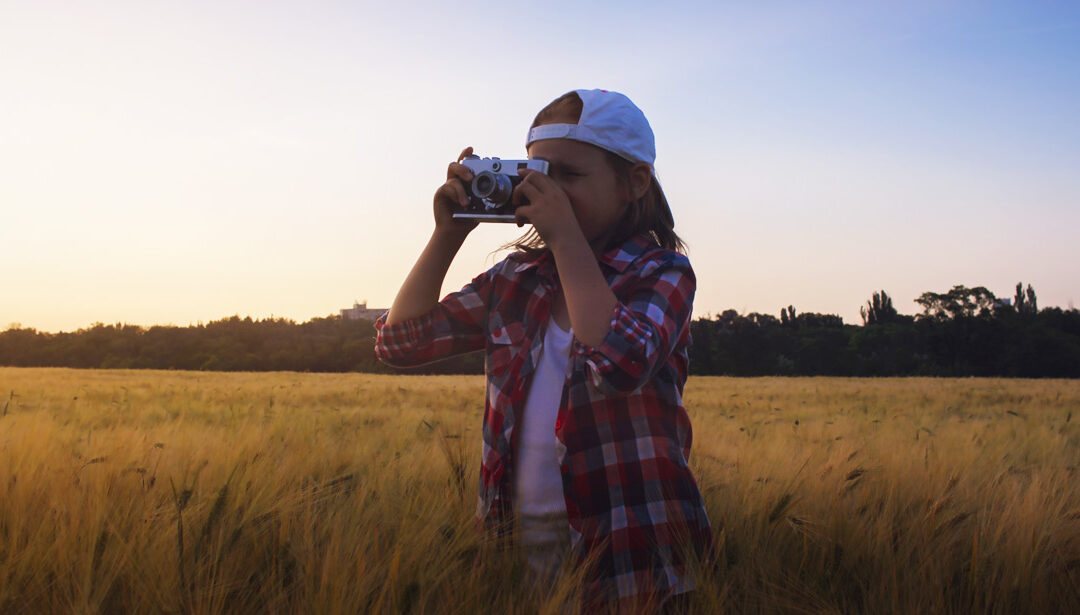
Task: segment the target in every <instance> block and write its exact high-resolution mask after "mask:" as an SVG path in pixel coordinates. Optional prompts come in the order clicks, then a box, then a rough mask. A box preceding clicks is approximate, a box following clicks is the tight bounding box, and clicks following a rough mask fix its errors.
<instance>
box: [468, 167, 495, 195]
mask: <svg viewBox="0 0 1080 615" xmlns="http://www.w3.org/2000/svg"><path fill="white" fill-rule="evenodd" d="M494 187H495V178H493V177H492V176H491V173H481V174H479V175H477V176H476V179H474V180H473V193H474V194H476V196H478V197H480V198H482V199H484V198H487V197H488V195H490V194H491V190H492V189H493V188H494Z"/></svg>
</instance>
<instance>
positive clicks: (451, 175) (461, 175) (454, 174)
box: [446, 162, 473, 181]
mask: <svg viewBox="0 0 1080 615" xmlns="http://www.w3.org/2000/svg"><path fill="white" fill-rule="evenodd" d="M455 178H457V179H460V180H462V181H472V178H473V172H472V169H470V168H469V167H467V166H465V165H463V164H461V163H459V162H451V163H450V164H449V165H448V166H447V167H446V179H455Z"/></svg>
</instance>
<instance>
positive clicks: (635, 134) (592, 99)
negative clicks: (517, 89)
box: [525, 90, 656, 166]
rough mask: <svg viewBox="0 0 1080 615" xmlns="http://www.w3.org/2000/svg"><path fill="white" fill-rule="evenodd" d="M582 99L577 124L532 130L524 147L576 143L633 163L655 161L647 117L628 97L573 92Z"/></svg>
mask: <svg viewBox="0 0 1080 615" xmlns="http://www.w3.org/2000/svg"><path fill="white" fill-rule="evenodd" d="M574 93H575V94H577V95H578V97H579V98H581V104H582V107H581V117H580V118H579V119H578V123H577V124H544V125H541V126H537V127H535V128H532V129H530V130H529V136H528V138H527V139H526V140H525V147H526V148H527V147H529V146H530V145H532V144H533V143H534V142H536V141H543V140H544V139H573V140H575V141H582V142H584V143H589V144H591V145H595V146H596V147H599V148H600V149H604V150H607V151H609V152H612V153H614V154H618V155H619V156H620V157H622V158H624V159H626V160H629V161H630V162H645V163H648V164H649V166H652V164H653V163H654V162H655V161H656V140H655V138H654V137H653V131H652V127H650V126H649V120H647V119H645V114H644V113H642V112H641V109H638V108H637V105H635V104H634V103H633V102H631V101H630V99H629V98H627V97H626V96H625V95H623V94H620V93H618V92H611V91H609V90H574Z"/></svg>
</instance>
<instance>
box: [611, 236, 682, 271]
mask: <svg viewBox="0 0 1080 615" xmlns="http://www.w3.org/2000/svg"><path fill="white" fill-rule="evenodd" d="M600 261H601V262H602V263H604V264H606V265H608V266H609V267H611V268H613V269H615V270H616V271H618V272H620V273H622V274H623V275H626V276H635V277H646V276H651V275H656V274H658V273H669V272H682V273H683V274H684V275H689V276H690V277H691V278H693V275H694V273H693V268H692V267H691V266H690V259H689V257H687V256H686V255H685V254H682V253H680V252H676V251H674V250H668V249H666V248H661V247H660V246H657V245H656V244H655V243H654V242H652V241H650V240H649V239H648V238H647V237H644V236H639V237H635V238H632V239H629V240H627V241H626V242H624V243H623V244H622V245H621V246H619V247H617V248H615V249H613V250H610V251H608V252H607V253H605V254H604V255H603V256H602V257H601V259H600Z"/></svg>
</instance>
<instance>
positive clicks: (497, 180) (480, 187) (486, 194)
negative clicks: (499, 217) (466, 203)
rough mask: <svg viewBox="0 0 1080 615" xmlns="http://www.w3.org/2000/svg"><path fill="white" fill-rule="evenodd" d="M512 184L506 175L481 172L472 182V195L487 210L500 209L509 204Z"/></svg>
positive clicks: (512, 189)
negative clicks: (480, 200) (485, 206)
mask: <svg viewBox="0 0 1080 615" xmlns="http://www.w3.org/2000/svg"><path fill="white" fill-rule="evenodd" d="M513 192H514V184H513V182H512V181H511V180H510V177H509V176H508V175H501V174H497V173H492V172H490V171H483V172H481V173H477V174H476V177H474V178H473V180H472V193H473V194H474V195H476V197H477V198H480V199H482V200H483V201H484V203H485V204H486V205H487V207H488V209H495V208H498V207H502V206H504V205H506V204H507V203H509V202H510V195H511V194H513Z"/></svg>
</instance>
